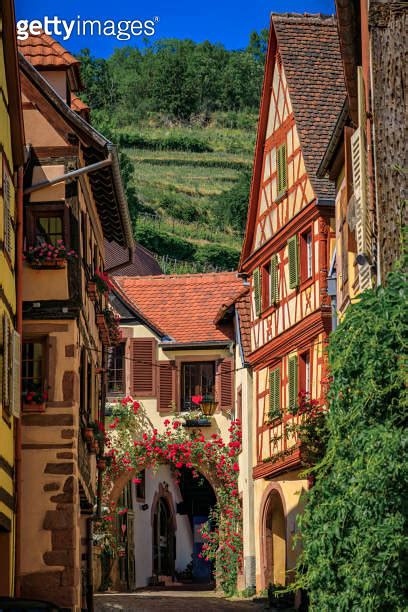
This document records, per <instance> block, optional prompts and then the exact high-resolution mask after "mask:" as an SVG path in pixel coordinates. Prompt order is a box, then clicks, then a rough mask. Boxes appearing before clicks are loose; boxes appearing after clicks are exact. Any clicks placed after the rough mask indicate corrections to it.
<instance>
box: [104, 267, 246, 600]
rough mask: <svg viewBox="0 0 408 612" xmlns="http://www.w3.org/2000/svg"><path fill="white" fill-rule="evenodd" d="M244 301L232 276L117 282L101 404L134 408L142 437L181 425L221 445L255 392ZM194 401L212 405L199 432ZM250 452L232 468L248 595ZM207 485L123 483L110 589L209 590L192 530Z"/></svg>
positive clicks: (164, 468) (207, 495)
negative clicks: (141, 419)
mask: <svg viewBox="0 0 408 612" xmlns="http://www.w3.org/2000/svg"><path fill="white" fill-rule="evenodd" d="M247 293H248V290H247V289H245V288H244V287H243V285H242V280H241V279H239V278H238V277H237V275H236V274H235V273H218V274H196V275H190V274H187V275H180V276H176V275H169V276H164V275H161V276H148V277H126V276H118V277H116V278H115V288H114V290H113V292H112V296H111V302H112V306H113V307H114V309H115V311H116V312H117V313H119V314H120V317H121V321H120V325H121V330H122V334H123V338H124V339H123V342H122V343H121V344H120V345H118V346H117V347H115V348H112V349H111V354H110V358H109V362H108V363H109V365H108V370H109V373H108V401H115V399H118V398H121V397H123V396H125V395H131V396H132V397H133V398H135V399H137V400H138V401H140V402H141V403H142V405H143V409H144V411H145V415H146V427H145V431H146V432H147V433H148V432H149V431H150V430H152V429H153V428H156V429H157V430H158V431H159V432H160V431H164V429H165V426H164V422H165V421H166V420H168V419H169V418H172V417H179V418H180V420H181V422H183V423H184V426H185V427H186V428H187V429H190V430H197V429H201V431H202V433H203V434H204V436H205V437H207V438H208V437H210V436H211V435H212V434H215V433H218V434H220V435H221V436H222V437H223V438H224V439H227V438H228V435H229V434H228V428H229V426H230V422H231V420H232V419H233V418H242V419H244V418H246V417H244V416H243V415H247V414H248V411H249V404H248V403H249V401H250V396H251V392H252V388H251V378H250V372H249V371H248V369H247V368H246V362H245V357H244V355H245V353H244V350H245V349H244V346H245V347H246V350H247V347H248V342H246V344H245V340H244V344H243V343H242V340H241V338H242V336H241V329H242V330H244V329H245V326H246V329H247V328H248V321H249V301H248V300H245V297H246V296H247ZM238 309H239V311H240V312H241V318H242V325H241V324H240V323H239V322H238V317H237V314H236V313H237V312H238ZM247 338H248V336H247V334H246V339H247ZM196 396H197V397H199V396H207V398H212V401H215V402H216V404H217V408H216V410H215V413H214V415H213V416H212V417H211V418H210V419H208V420H205V421H204V422H202V421H199V420H197V419H198V415H197V413H198V412H199V404H195V403H194V397H196ZM241 415H242V417H241ZM244 435H245V434H244ZM248 448H249V445H248V446H247V445H246V444H244V443H243V451H242V453H241V456H240V459H239V463H240V469H241V478H242V481H241V482H240V493H241V495H242V500H243V511H244V525H246V527H244V530H245V535H246V536H247V538H244V547H245V556H246V566H247V568H248V570H247V571H246V578H245V577H244V576H242V583H243V584H245V581H247V584H248V586H249V585H253V584H254V580H253V578H251V572H250V567H251V563H252V566H253V558H254V553H253V550H252V549H251V541H253V538H252V540H251V536H250V535H248V534H249V532H250V526H249V525H250V521H251V514H250V510H249V504H248V503H247V498H246V493H245V489H246V487H247V480H248V478H249V479H250V481H252V473H251V469H249V467H248V466H251V465H252V461H251V457H250V456H249V455H248ZM196 467H197V466H196ZM206 476H208V474H202V477H204V478H203V479H202V480H203V481H202V482H200V483H198V482H197V481H196V480H195V479H194V478H193V477H192V472H191V470H190V469H184V468H183V470H182V474H181V479H180V482H179V483H176V482H175V479H174V477H173V473H172V469H171V468H170V466H168V465H161V466H160V468H159V472H158V473H156V474H155V473H153V472H152V470H150V469H146V470H144V472H143V476H142V478H143V483H142V484H136V485H134V484H133V483H131V482H130V484H129V481H130V480H131V474H130V475H129V476H128V477H127V480H128V482H124V483H121V487H120V489H118V488H117V487H115V489H114V492H113V495H114V501H115V502H117V501H118V500H119V499H120V497H119V496H124V497H123V499H122V500H121V505H122V503H123V502H124V501H125V499H124V498H125V497H126V499H127V502H128V504H129V505H127V506H126V507H127V508H128V512H127V515H126V520H127V524H126V529H125V530H124V533H125V534H127V536H126V538H125V537H124V540H126V542H125V545H126V548H127V551H128V553H127V556H126V559H122V560H121V559H119V560H118V563H117V567H116V568H115V569H114V572H113V574H112V576H113V579H114V584H115V586H116V587H120V588H128V589H131V588H134V587H137V588H138V587H143V586H146V585H148V584H149V583H152V581H153V582H154V581H157V580H158V581H159V582H160V581H161V582H165V583H168V582H173V581H174V580H181V579H185V578H187V577H189V578H190V579H192V580H196V581H203V582H205V581H207V582H209V581H210V580H211V578H212V576H211V567H210V566H209V564H208V563H206V562H205V561H204V560H201V559H200V558H199V556H198V553H199V551H200V547H201V544H202V542H201V539H200V534H199V527H200V525H201V524H203V523H205V522H206V521H207V519H208V514H209V510H210V507H212V506H214V504H215V501H216V496H215V492H214V489H213V486H212V483H211V482H210V481H208V480H207V478H206ZM126 490H127V492H126ZM129 509H130V512H129ZM163 517H164V519H163ZM123 520H125V519H123ZM129 521H130V523H129ZM161 521H162V522H161ZM163 521H164V522H163ZM160 524H161V525H162V529H164V532H163V533H162V532H161V531H160ZM129 533H130V534H131V536H129ZM159 542H161V545H159ZM252 548H253V546H252ZM140 550H143V551H144V554H143V556H141V555H140V554H138V551H140ZM252 573H253V572H252ZM129 576H131V580H129V578H128V577H129Z"/></svg>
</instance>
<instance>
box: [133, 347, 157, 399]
mask: <svg viewBox="0 0 408 612" xmlns="http://www.w3.org/2000/svg"><path fill="white" fill-rule="evenodd" d="M131 358H132V368H131V372H132V380H131V389H132V395H134V396H139V397H153V396H155V394H156V389H155V381H156V369H157V368H156V340H155V339H154V338H132V340H131Z"/></svg>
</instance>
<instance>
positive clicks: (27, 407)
mask: <svg viewBox="0 0 408 612" xmlns="http://www.w3.org/2000/svg"><path fill="white" fill-rule="evenodd" d="M47 399H48V394H47V392H46V391H42V390H41V387H40V385H31V386H30V389H28V390H27V391H25V392H24V393H23V410H24V412H45V402H46V400H47Z"/></svg>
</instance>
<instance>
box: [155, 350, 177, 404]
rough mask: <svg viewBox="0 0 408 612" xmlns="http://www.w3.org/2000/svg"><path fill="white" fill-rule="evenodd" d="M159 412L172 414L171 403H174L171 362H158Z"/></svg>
mask: <svg viewBox="0 0 408 612" xmlns="http://www.w3.org/2000/svg"><path fill="white" fill-rule="evenodd" d="M158 365H159V368H158V370H159V397H158V409H159V412H164V413H171V412H173V410H174V409H173V406H172V405H171V404H172V402H174V401H175V393H174V391H175V370H174V367H173V364H172V362H171V361H159V363H158Z"/></svg>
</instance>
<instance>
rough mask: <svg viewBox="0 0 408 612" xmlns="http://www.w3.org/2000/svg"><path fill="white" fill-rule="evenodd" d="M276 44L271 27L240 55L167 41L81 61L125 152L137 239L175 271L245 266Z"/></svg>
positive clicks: (93, 97)
mask: <svg viewBox="0 0 408 612" xmlns="http://www.w3.org/2000/svg"><path fill="white" fill-rule="evenodd" d="M266 44H267V31H266V30H265V31H262V32H261V34H257V33H256V32H253V33H252V34H251V37H250V41H249V44H248V46H247V48H246V49H243V50H240V51H228V50H226V49H225V48H224V47H223V46H222V45H218V44H212V43H209V42H205V43H202V44H197V43H194V42H192V41H190V40H162V41H158V42H156V43H151V44H150V43H147V44H146V45H145V46H144V47H143V48H141V49H137V48H131V47H127V48H123V49H120V50H116V51H115V52H114V54H113V55H112V56H111V57H110V58H109V59H106V60H104V59H96V58H93V57H92V56H91V55H90V52H89V50H87V49H85V50H83V51H82V52H81V54H80V55H79V59H80V60H81V65H82V76H83V79H84V82H85V87H86V90H85V94H84V99H85V101H86V102H88V104H89V105H90V107H91V117H92V122H93V124H94V125H95V127H96V128H97V129H99V130H100V131H101V132H102V133H104V134H105V135H107V136H108V137H109V138H110V139H111V140H112V141H113V142H114V143H115V144H117V145H118V146H119V147H120V155H121V163H122V175H123V178H124V183H125V187H126V194H127V197H128V202H129V208H130V211H131V217H132V219H133V222H134V225H135V229H136V237H137V239H138V240H139V241H140V242H141V243H142V244H143V245H144V246H145V247H147V248H150V249H154V251H155V253H156V254H158V255H160V256H165V257H166V258H172V260H173V261H174V260H180V262H177V261H174V266H175V267H174V269H175V270H179V269H182V270H183V271H192V272H194V271H200V270H207V269H208V266H213V267H215V268H217V269H231V268H232V267H233V266H234V265H236V262H237V260H238V251H239V249H240V246H241V237H242V232H243V228H244V223H245V217H246V209H247V205H248V194H249V182H250V167H251V162H252V157H253V148H254V143H255V136H256V113H257V110H258V106H259V98H260V91H261V83H262V73H263V62H264V57H265V53H266ZM206 251H207V252H206ZM188 262H190V266H189V264H188ZM179 264H180V265H179Z"/></svg>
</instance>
